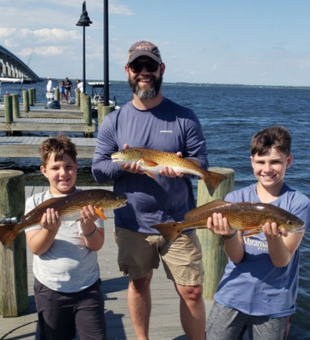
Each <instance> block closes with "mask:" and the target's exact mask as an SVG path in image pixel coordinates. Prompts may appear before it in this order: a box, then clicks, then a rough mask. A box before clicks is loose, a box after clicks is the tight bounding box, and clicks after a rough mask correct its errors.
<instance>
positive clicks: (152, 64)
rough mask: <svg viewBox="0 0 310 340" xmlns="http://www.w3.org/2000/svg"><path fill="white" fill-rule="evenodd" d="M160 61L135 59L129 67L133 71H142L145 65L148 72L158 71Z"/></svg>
mask: <svg viewBox="0 0 310 340" xmlns="http://www.w3.org/2000/svg"><path fill="white" fill-rule="evenodd" d="M158 65H159V64H158V63H157V62H156V61H134V62H132V63H130V64H128V67H129V68H130V69H131V71H132V72H133V73H140V72H141V71H142V70H143V67H145V68H146V70H147V72H156V71H157V70H158Z"/></svg>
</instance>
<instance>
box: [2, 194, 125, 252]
mask: <svg viewBox="0 0 310 340" xmlns="http://www.w3.org/2000/svg"><path fill="white" fill-rule="evenodd" d="M126 203H127V197H126V196H125V195H117V194H115V193H114V192H112V191H109V190H105V189H89V190H78V191H75V192H74V193H72V194H70V195H68V196H62V197H54V198H51V199H48V200H46V201H44V202H43V203H41V204H39V205H38V206H36V207H35V208H34V209H32V210H31V211H29V212H28V213H27V214H26V215H24V216H23V217H22V218H21V219H20V220H19V221H18V222H17V223H12V224H5V225H1V226H0V242H1V243H2V244H3V245H4V246H5V247H6V248H8V247H10V246H11V244H12V242H13V241H14V239H15V238H16V237H17V235H18V234H19V233H20V232H22V231H23V230H25V229H26V228H29V227H32V226H34V225H37V224H40V222H41V219H42V216H43V214H44V213H45V212H46V209H48V208H53V209H55V211H57V212H58V214H59V216H60V220H61V221H72V220H76V221H78V220H80V219H81V215H80V211H81V210H82V208H83V207H85V206H88V205H91V206H93V207H94V209H95V211H96V213H97V215H98V216H99V217H100V218H102V219H106V216H105V215H104V212H103V211H104V210H107V209H109V210H112V209H113V210H114V209H118V208H121V207H123V206H125V205H126Z"/></svg>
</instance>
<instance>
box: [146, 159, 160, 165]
mask: <svg viewBox="0 0 310 340" xmlns="http://www.w3.org/2000/svg"><path fill="white" fill-rule="evenodd" d="M143 166H148V167H155V166H158V163H156V162H154V161H152V160H151V159H143Z"/></svg>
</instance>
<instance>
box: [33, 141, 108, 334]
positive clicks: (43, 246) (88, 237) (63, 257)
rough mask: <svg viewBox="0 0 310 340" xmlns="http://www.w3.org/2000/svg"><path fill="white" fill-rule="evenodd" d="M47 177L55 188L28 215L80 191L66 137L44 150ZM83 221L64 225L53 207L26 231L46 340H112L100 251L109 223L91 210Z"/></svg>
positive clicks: (47, 143)
mask: <svg viewBox="0 0 310 340" xmlns="http://www.w3.org/2000/svg"><path fill="white" fill-rule="evenodd" d="M39 153H40V158H41V167H40V170H41V172H42V174H43V175H44V176H45V177H46V178H47V179H48V181H49V184H50V186H49V189H48V190H47V191H43V192H40V193H38V194H35V195H33V196H32V197H30V198H28V199H27V201H26V213H28V212H29V211H31V210H32V209H34V208H35V207H36V206H38V205H39V204H41V203H42V202H44V201H46V200H48V199H51V198H54V197H60V196H66V195H70V194H72V193H73V192H76V191H77V190H79V189H77V188H76V187H75V182H76V178H77V168H78V163H77V160H76V156H77V153H76V148H75V145H74V144H73V143H72V142H71V140H70V138H69V137H67V136H64V135H59V136H58V137H50V138H48V139H46V140H45V141H43V143H42V144H41V145H40V148H39ZM80 214H81V220H79V221H76V220H75V218H73V219H72V220H71V221H70V220H68V221H63V222H62V221H61V220H60V217H59V215H58V212H57V211H54V209H49V208H48V207H47V209H46V213H45V214H44V215H43V216H42V219H41V223H40V224H38V225H36V226H33V227H30V228H28V229H27V230H26V238H27V243H28V247H29V249H30V251H31V252H32V253H33V254H34V255H33V272H34V276H35V282H34V296H35V302H36V308H37V312H38V323H39V326H40V335H39V339H40V340H58V339H63V340H70V339H73V338H75V329H77V332H78V334H79V339H81V340H82V339H84V340H106V325H105V316H104V301H103V296H102V293H101V289H100V287H101V280H100V277H99V265H98V261H97V251H98V250H99V249H100V248H101V247H102V245H103V243H104V229H103V221H102V220H101V219H98V216H97V214H96V213H95V210H94V207H92V206H85V207H84V208H83V209H82V210H81V212H80Z"/></svg>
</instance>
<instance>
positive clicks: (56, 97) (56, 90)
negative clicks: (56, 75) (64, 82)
mask: <svg viewBox="0 0 310 340" xmlns="http://www.w3.org/2000/svg"><path fill="white" fill-rule="evenodd" d="M54 99H55V100H58V101H60V95H59V87H56V88H55V92H54Z"/></svg>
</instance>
